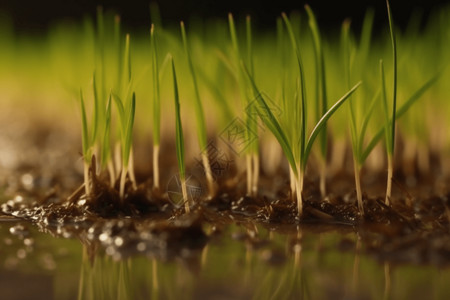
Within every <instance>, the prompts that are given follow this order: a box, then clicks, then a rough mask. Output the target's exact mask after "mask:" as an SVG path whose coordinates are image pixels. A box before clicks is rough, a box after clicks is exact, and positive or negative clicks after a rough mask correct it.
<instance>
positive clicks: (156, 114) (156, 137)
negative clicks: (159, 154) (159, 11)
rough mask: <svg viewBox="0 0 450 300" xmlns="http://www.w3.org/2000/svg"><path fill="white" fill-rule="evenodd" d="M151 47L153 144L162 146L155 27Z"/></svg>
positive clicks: (153, 27)
mask: <svg viewBox="0 0 450 300" xmlns="http://www.w3.org/2000/svg"><path fill="white" fill-rule="evenodd" d="M150 46H151V52H152V77H153V144H154V145H159V144H160V132H161V130H160V128H161V94H160V82H159V68H158V52H157V47H156V33H155V26H154V25H153V24H152V27H151V29H150Z"/></svg>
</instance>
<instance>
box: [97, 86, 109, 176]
mask: <svg viewBox="0 0 450 300" xmlns="http://www.w3.org/2000/svg"><path fill="white" fill-rule="evenodd" d="M111 98H112V96H111V94H110V95H109V98H108V103H107V104H106V119H105V131H104V133H103V142H102V153H101V160H100V161H101V165H102V167H104V166H106V164H107V163H108V160H109V159H110V157H111V149H110V147H111V145H110V132H111V106H112V103H111V101H112V100H111Z"/></svg>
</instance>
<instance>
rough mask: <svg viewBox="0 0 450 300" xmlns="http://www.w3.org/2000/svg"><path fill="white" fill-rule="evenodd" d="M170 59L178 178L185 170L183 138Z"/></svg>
mask: <svg viewBox="0 0 450 300" xmlns="http://www.w3.org/2000/svg"><path fill="white" fill-rule="evenodd" d="M171 61H172V76H173V94H174V100H175V142H176V143H175V145H176V152H177V161H178V170H179V171H180V179H181V180H184V179H185V178H186V170H185V165H184V139H183V126H182V124H181V114H180V99H179V95H178V83H177V74H176V72H175V63H174V61H173V58H172V59H171Z"/></svg>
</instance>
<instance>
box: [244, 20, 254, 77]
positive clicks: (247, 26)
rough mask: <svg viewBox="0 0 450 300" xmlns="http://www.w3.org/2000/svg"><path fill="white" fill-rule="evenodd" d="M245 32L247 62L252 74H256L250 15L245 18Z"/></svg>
mask: <svg viewBox="0 0 450 300" xmlns="http://www.w3.org/2000/svg"><path fill="white" fill-rule="evenodd" d="M245 33H246V37H247V63H248V67H249V71H250V74H251V75H252V76H255V71H254V67H253V49H252V23H251V18H250V16H247V17H246V18H245Z"/></svg>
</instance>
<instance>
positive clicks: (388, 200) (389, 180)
mask: <svg viewBox="0 0 450 300" xmlns="http://www.w3.org/2000/svg"><path fill="white" fill-rule="evenodd" d="M393 173H394V166H393V160H392V155H390V154H389V155H388V175H387V184H386V199H385V200H384V204H386V205H390V203H391V193H392V176H393Z"/></svg>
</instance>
